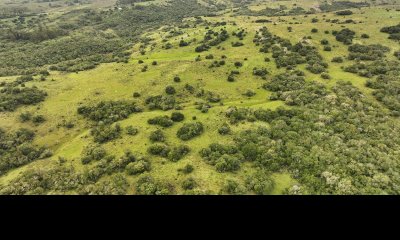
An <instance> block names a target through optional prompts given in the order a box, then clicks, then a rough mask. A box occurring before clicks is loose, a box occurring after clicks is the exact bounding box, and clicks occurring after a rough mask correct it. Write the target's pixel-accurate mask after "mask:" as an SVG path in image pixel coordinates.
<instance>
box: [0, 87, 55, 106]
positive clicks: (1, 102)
mask: <svg viewBox="0 0 400 240" xmlns="http://www.w3.org/2000/svg"><path fill="white" fill-rule="evenodd" d="M46 96H47V93H46V92H45V91H43V90H39V89H38V88H36V87H31V88H28V87H24V88H19V87H5V88H1V89H0V112H12V111H15V110H16V109H17V108H18V107H20V106H23V105H35V104H37V103H40V102H42V101H44V99H45V98H46Z"/></svg>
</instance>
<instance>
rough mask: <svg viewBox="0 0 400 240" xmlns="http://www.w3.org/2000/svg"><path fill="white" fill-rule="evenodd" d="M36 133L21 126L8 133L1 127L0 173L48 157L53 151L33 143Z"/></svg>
mask: <svg viewBox="0 0 400 240" xmlns="http://www.w3.org/2000/svg"><path fill="white" fill-rule="evenodd" d="M34 138H35V133H34V132H32V131H30V130H28V129H24V128H21V129H19V130H17V131H15V132H11V133H6V132H5V131H4V130H3V129H1V128H0V175H2V174H4V173H6V172H7V171H9V170H10V169H14V168H17V167H20V166H23V165H25V164H28V163H30V162H33V161H35V160H37V159H44V158H48V157H50V156H51V155H52V153H51V151H49V150H47V149H45V148H43V147H41V148H38V147H36V146H34V145H33V144H32V141H33V140H34Z"/></svg>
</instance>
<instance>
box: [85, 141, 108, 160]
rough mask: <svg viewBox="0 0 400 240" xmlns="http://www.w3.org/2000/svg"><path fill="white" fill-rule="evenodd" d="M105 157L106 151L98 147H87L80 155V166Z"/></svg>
mask: <svg viewBox="0 0 400 240" xmlns="http://www.w3.org/2000/svg"><path fill="white" fill-rule="evenodd" d="M106 155H107V152H106V150H105V149H104V148H103V147H102V146H100V145H97V144H95V145H88V146H87V147H85V148H84V149H83V152H82V154H81V161H82V164H88V163H90V162H91V161H98V160H101V159H103V158H104V157H105V156H106Z"/></svg>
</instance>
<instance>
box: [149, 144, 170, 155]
mask: <svg viewBox="0 0 400 240" xmlns="http://www.w3.org/2000/svg"><path fill="white" fill-rule="evenodd" d="M170 151H171V148H170V147H168V146H167V145H165V144H160V143H157V144H153V145H151V146H150V147H148V148H147V152H148V153H149V154H151V155H156V156H160V157H165V158H166V157H168V154H169V152H170Z"/></svg>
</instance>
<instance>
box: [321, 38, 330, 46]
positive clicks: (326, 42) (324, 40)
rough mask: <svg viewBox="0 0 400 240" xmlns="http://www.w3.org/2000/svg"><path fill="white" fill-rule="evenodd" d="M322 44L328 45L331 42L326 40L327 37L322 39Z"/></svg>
mask: <svg viewBox="0 0 400 240" xmlns="http://www.w3.org/2000/svg"><path fill="white" fill-rule="evenodd" d="M321 44H322V45H328V44H329V41H328V40H326V39H322V40H321Z"/></svg>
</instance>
